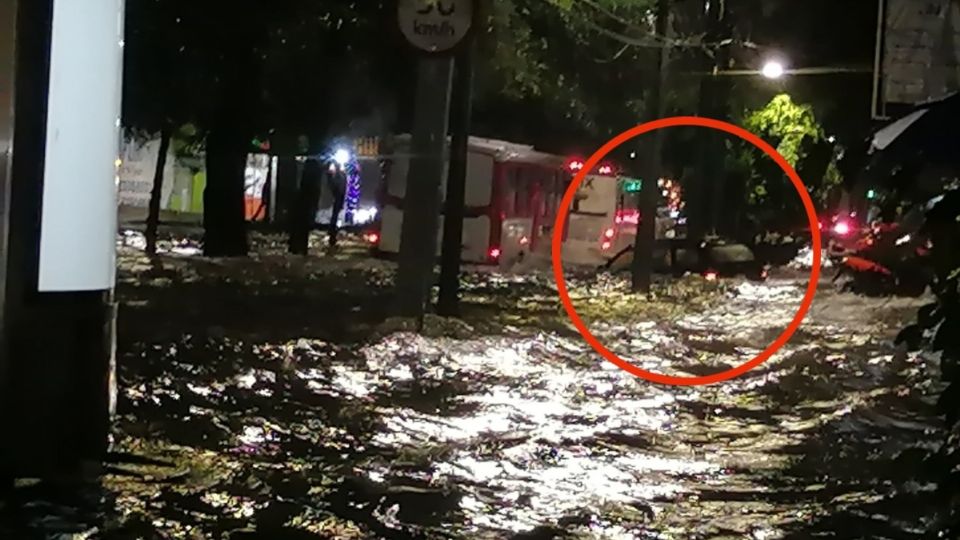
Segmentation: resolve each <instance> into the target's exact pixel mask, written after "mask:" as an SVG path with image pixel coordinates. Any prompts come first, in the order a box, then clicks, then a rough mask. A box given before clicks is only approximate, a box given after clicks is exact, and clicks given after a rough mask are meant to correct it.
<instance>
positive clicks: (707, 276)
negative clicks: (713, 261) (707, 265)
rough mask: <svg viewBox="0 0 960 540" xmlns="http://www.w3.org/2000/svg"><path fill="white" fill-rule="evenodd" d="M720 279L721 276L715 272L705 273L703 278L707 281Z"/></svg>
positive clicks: (708, 271)
mask: <svg viewBox="0 0 960 540" xmlns="http://www.w3.org/2000/svg"><path fill="white" fill-rule="evenodd" d="M718 277H720V276H719V275H718V274H717V272H716V271H714V270H707V271H706V272H704V273H703V278H704V279H706V280H707V281H716V280H717V278H718Z"/></svg>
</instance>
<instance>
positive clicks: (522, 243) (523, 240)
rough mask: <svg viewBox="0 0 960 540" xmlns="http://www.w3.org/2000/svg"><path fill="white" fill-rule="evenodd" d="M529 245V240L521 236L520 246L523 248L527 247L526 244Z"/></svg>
mask: <svg viewBox="0 0 960 540" xmlns="http://www.w3.org/2000/svg"><path fill="white" fill-rule="evenodd" d="M529 243H530V239H529V238H527V237H526V236H521V237H520V245H521V246H525V245H527V244H529Z"/></svg>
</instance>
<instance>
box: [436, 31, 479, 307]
mask: <svg viewBox="0 0 960 540" xmlns="http://www.w3.org/2000/svg"><path fill="white" fill-rule="evenodd" d="M453 84H454V86H453V95H454V102H453V104H454V107H456V111H455V112H454V114H453V125H452V126H451V135H450V139H451V140H450V169H449V173H448V174H447V200H446V206H445V212H444V214H445V217H444V220H443V246H442V249H441V253H440V296H439V298H438V299H437V313H439V314H440V315H444V316H447V317H453V316H456V315H458V314H459V311H460V257H461V253H462V250H463V217H464V207H465V205H466V202H465V200H464V198H465V197H466V184H467V155H468V152H469V149H470V148H469V147H470V115H471V113H472V112H473V108H472V102H473V47H472V43H468V44H467V46H466V47H464V48H463V49H462V50H461V51H460V54H459V55H457V61H456V72H455V79H454V83H453Z"/></svg>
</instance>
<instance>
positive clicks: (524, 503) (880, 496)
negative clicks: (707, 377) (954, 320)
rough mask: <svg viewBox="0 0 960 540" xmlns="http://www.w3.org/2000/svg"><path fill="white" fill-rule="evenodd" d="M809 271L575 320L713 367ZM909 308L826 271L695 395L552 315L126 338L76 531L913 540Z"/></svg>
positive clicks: (917, 450)
mask: <svg viewBox="0 0 960 540" xmlns="http://www.w3.org/2000/svg"><path fill="white" fill-rule="evenodd" d="M479 279H481V280H486V279H494V277H493V276H487V277H481V278H479ZM515 279H518V281H523V279H522V278H515ZM804 285H805V284H804V283H802V282H800V281H796V280H793V279H790V278H784V279H779V280H773V281H771V282H768V283H765V284H759V285H758V284H751V283H746V282H744V283H736V282H734V283H732V285H731V288H730V292H729V293H728V297H727V298H726V299H725V300H724V301H722V302H720V303H719V304H717V305H715V306H713V307H711V308H709V309H707V310H706V311H704V312H702V313H691V314H686V315H684V316H682V317H680V318H679V319H676V320H670V321H659V320H649V321H644V322H635V323H625V322H616V321H614V320H591V321H589V324H590V325H591V330H592V331H593V333H594V334H595V335H596V336H597V337H598V338H600V339H601V340H602V341H603V342H604V343H605V344H607V346H608V347H609V348H610V349H612V350H614V351H615V352H617V353H618V354H620V355H621V356H622V357H624V358H627V359H629V360H630V361H632V362H634V363H635V364H636V365H638V366H640V367H643V368H644V369H648V370H651V371H657V372H664V373H670V374H674V375H704V374H708V373H713V372H716V371H719V370H722V369H727V368H729V367H732V366H735V365H738V364H739V363H741V362H742V361H744V360H745V359H746V358H748V357H751V356H753V355H755V354H756V353H757V352H759V351H760V350H761V349H763V348H764V347H766V345H767V344H768V343H770V342H771V341H772V340H773V339H774V338H775V337H777V336H778V335H779V334H780V332H782V330H783V328H784V327H785V326H786V324H787V322H788V321H789V320H790V319H791V318H792V317H793V315H794V312H795V311H796V309H797V307H798V306H799V302H800V298H801V296H802V294H803V287H804ZM921 303H922V301H920V300H890V299H868V298H863V297H856V296H853V295H848V294H840V293H837V292H835V291H834V290H833V289H832V288H831V287H830V286H827V285H825V286H824V287H822V288H821V291H820V292H819V293H818V295H817V298H816V299H815V301H814V305H813V307H812V309H811V311H810V314H809V315H808V317H807V319H806V321H805V322H804V324H803V325H802V326H801V329H800V330H799V331H798V332H797V334H796V335H795V336H794V338H793V339H792V340H791V341H790V342H789V343H788V344H787V345H786V346H785V347H783V349H782V350H781V351H780V352H779V353H777V354H776V355H775V356H774V357H773V358H771V359H770V360H769V361H768V362H766V363H765V364H763V365H762V366H760V367H758V368H756V369H754V370H753V371H751V372H749V373H747V374H745V375H744V376H742V377H739V378H737V379H735V380H733V381H729V382H726V383H721V384H716V385H712V386H706V387H690V386H686V387H678V386H663V385H657V384H652V383H649V382H647V381H643V380H640V379H637V378H635V377H634V376H632V375H629V374H627V373H624V372H623V371H620V370H619V369H618V368H616V367H615V366H613V365H611V364H610V363H608V362H606V361H604V360H603V359H601V358H600V357H599V355H597V354H596V353H594V352H593V351H592V350H590V349H589V348H588V346H587V345H586V344H585V343H584V342H583V340H582V339H580V338H579V336H577V335H576V334H575V333H572V332H557V331H552V330H551V331H548V330H541V331H536V330H534V331H524V332H519V331H518V332H510V331H506V332H502V333H499V334H496V335H492V334H488V333H485V332H480V331H474V332H471V331H470V330H469V329H467V331H466V332H461V333H460V334H459V337H458V338H452V337H424V336H420V335H416V334H412V333H406V332H385V333H380V334H377V333H372V334H371V335H370V336H369V337H368V338H367V339H364V340H359V341H356V342H351V343H346V342H342V343H341V342H338V341H337V340H333V339H329V340H320V339H307V338H302V339H291V340H287V341H283V342H257V341H254V342H244V341H241V340H237V339H235V338H231V337H220V336H213V337H211V336H204V337H199V336H184V337H182V338H180V339H178V340H175V341H172V342H169V343H163V344H157V343H153V344H148V343H141V344H140V345H138V346H137V347H134V348H132V349H131V350H128V351H126V352H125V353H124V355H123V356H122V358H121V360H122V362H121V382H122V384H123V390H122V396H121V401H120V411H121V418H120V421H119V425H118V428H117V434H116V443H117V445H116V446H117V449H118V451H119V452H121V453H122V454H123V455H124V456H127V457H126V458H123V459H120V458H118V461H119V463H118V464H116V465H115V466H113V468H112V469H111V470H110V473H111V474H110V476H109V477H108V478H107V479H106V480H105V481H104V482H103V484H102V486H101V491H100V492H99V493H101V498H100V499H99V502H98V505H99V506H97V508H98V509H97V511H96V512H93V513H91V517H89V518H88V519H87V520H86V521H84V523H86V524H87V529H85V530H88V531H89V532H90V535H89V536H87V537H85V538H151V539H152V538H171V539H172V538H189V539H193V538H227V539H231V540H235V539H240V538H263V539H270V540H283V539H286V538H450V539H454V538H456V539H460V538H462V539H508V538H518V539H519V538H530V539H540V538H544V539H546V538H582V539H586V538H596V539H601V538H603V539H633V538H637V539H663V540H666V539H678V540H679V539H684V540H688V539H707V538H714V539H720V538H731V539H732V538H737V539H741V538H744V539H755V540H771V539H800V538H813V537H817V538H871V539H880V538H896V539H906V538H923V537H924V533H925V531H926V530H927V529H928V528H930V527H931V526H932V525H934V520H935V519H936V518H937V508H938V506H937V504H936V499H935V497H934V493H933V489H934V486H933V483H932V480H933V479H931V478H929V477H928V474H927V473H925V471H924V469H923V466H922V458H923V457H924V456H926V455H927V454H928V453H930V452H932V451H933V450H935V449H936V447H937V445H938V444H939V442H940V441H942V440H943V436H944V434H943V432H942V427H941V424H940V422H939V420H938V419H937V418H936V417H935V416H934V413H933V410H932V409H933V406H932V403H933V401H934V400H935V398H936V392H937V390H938V388H937V387H936V386H935V385H933V384H932V382H931V381H935V380H937V372H936V370H935V369H934V367H933V366H934V363H933V362H932V360H930V359H928V358H926V357H924V356H923V355H919V354H907V353H905V352H903V351H898V350H897V349H895V348H894V347H893V345H892V341H893V337H894V335H895V334H896V332H897V330H899V328H900V327H901V326H903V325H904V324H905V321H907V320H909V319H910V318H911V317H912V316H913V314H914V313H915V311H916V308H917V307H918V306H919V305H921ZM318 309H319V308H318ZM131 455H134V456H139V458H138V459H140V461H139V462H138V463H131V462H136V461H137V460H134V459H131V458H130V457H129V456H131ZM144 457H146V458H148V459H142V458H144ZM45 512H47V513H48V514H49V513H51V512H52V511H51V510H49V509H47V510H45ZM104 516H107V517H104ZM38 519H39V516H38ZM74 519H76V518H74ZM81 521H83V520H81ZM0 531H3V528H2V527H0ZM311 533H312V534H313V535H310V534H311ZM125 534H126V536H125ZM298 534H302V536H298Z"/></svg>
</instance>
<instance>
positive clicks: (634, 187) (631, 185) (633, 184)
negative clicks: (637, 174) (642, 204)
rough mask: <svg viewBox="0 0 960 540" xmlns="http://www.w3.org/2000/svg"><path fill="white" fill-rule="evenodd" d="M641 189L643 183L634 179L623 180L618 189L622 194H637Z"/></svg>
mask: <svg viewBox="0 0 960 540" xmlns="http://www.w3.org/2000/svg"><path fill="white" fill-rule="evenodd" d="M642 188H643V182H642V181H641V180H638V179H636V178H624V179H623V180H621V187H620V189H621V190H622V191H623V192H624V193H639V192H640V190H641V189H642Z"/></svg>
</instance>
